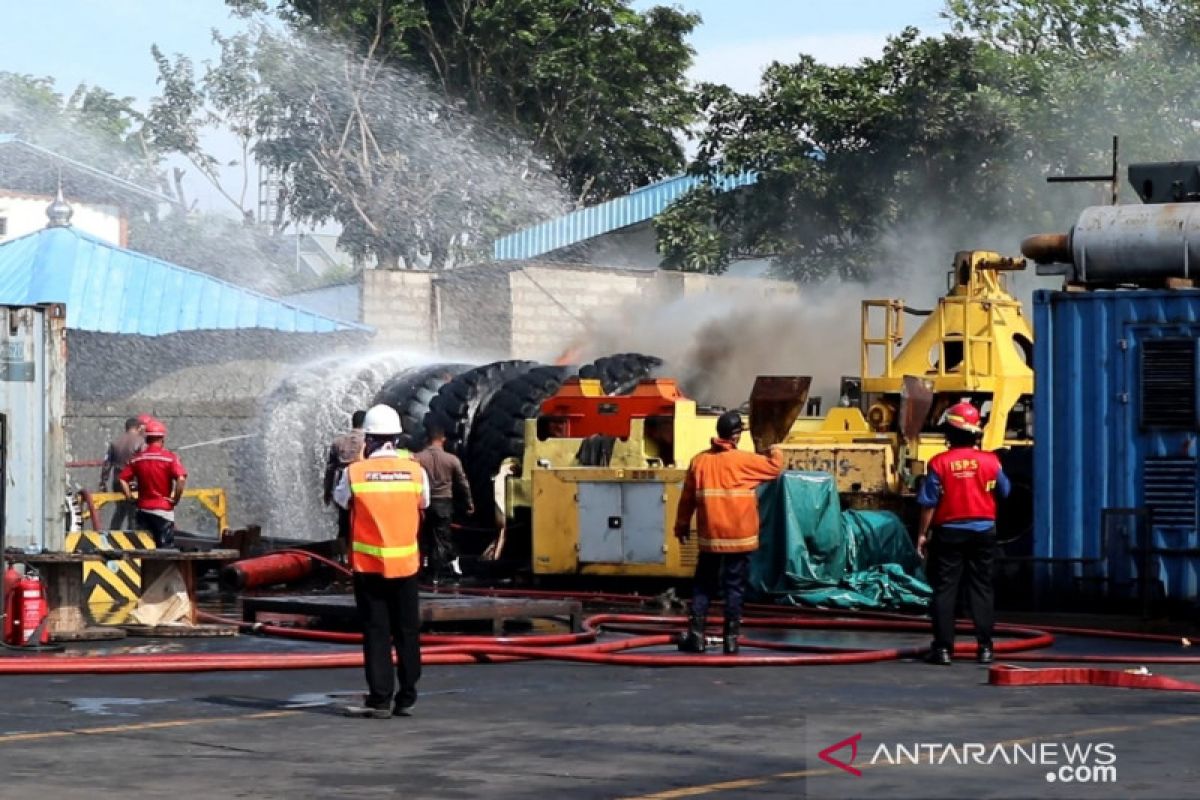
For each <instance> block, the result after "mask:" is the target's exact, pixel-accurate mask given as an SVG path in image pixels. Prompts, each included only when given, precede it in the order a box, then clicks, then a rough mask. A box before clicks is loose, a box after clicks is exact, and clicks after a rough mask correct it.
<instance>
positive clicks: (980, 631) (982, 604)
mask: <svg viewBox="0 0 1200 800" xmlns="http://www.w3.org/2000/svg"><path fill="white" fill-rule="evenodd" d="M995 552H996V529H995V528H993V529H992V530H990V531H986V532H977V531H964V530H960V529H955V528H935V529H934V531H933V537H932V539H931V540H930V542H929V565H928V567H929V583H930V586H931V587H932V588H933V600H932V602H931V604H930V615H931V616H932V617H933V646H934V647H944V648H946V649H948V650H949V649H951V648H953V647H954V609H955V606H956V604H957V602H958V596H959V587H960V585H961V587H962V592H963V594H964V595H965V596H966V600H967V606H968V608H969V609H970V614H971V621H972V622H974V623H975V640H976V641H977V642H978V643H979V644H981V645H989V646H990V645H991V644H992V627H993V622H994V609H993V604H994V599H995V598H994V595H993V592H992V559H993V557H994V555H995Z"/></svg>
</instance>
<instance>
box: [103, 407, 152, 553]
mask: <svg viewBox="0 0 1200 800" xmlns="http://www.w3.org/2000/svg"><path fill="white" fill-rule="evenodd" d="M145 419H146V418H145V417H130V418H129V419H127V420H125V432H124V433H122V434H121V435H120V436H118V437H117V438H116V439H113V440H112V441H111V442H110V443H109V445H108V452H106V453H105V454H104V466H103V467H101V468H100V491H102V492H119V491H121V481H120V480H118V478H117V476H118V475H120V474H121V470H123V469H124V468H125V465H126V464H128V463H129V459H131V458H133V456H134V455H135V454H136V453H137V452H138V451H139V450H141V449H142V448H143V447H144V446H145V444H146V440H145V433H146V423H145ZM115 505H116V510H115V511H113V515H112V520H110V521H109V523H108V527H109V529H110V530H114V531H119V530H124V525H125V523H126V522H132V521H133V515H134V512H136V511H137V506H136V505H135V504H134V503H130V502H127V501H124V500H119V501H117V503H116V504H115Z"/></svg>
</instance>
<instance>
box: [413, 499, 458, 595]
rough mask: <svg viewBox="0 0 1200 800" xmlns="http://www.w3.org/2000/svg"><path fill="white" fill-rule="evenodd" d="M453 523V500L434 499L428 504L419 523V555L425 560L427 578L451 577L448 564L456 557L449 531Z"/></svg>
mask: <svg viewBox="0 0 1200 800" xmlns="http://www.w3.org/2000/svg"><path fill="white" fill-rule="evenodd" d="M453 521H454V501H453V500H451V499H449V498H435V499H433V500H431V501H430V502H429V508H427V509H425V519H424V520H423V521H422V522H421V555H422V556H424V557H425V559H426V560H427V565H426V577H427V578H436V579H441V578H445V577H449V576H450V575H451V572H452V570H451V568H450V562H451V561H453V560H454V559H455V558H457V557H458V552H457V550H456V548H455V547H454V539H453V534H452V533H451V531H450V524H451V523H452V522H453Z"/></svg>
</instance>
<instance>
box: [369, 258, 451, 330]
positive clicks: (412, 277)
mask: <svg viewBox="0 0 1200 800" xmlns="http://www.w3.org/2000/svg"><path fill="white" fill-rule="evenodd" d="M433 276H434V273H432V272H418V271H414V270H380V269H368V270H363V273H362V323H363V324H364V325H370V326H371V327H373V328H375V329H376V331H377V332H376V335H375V340H374V343H375V344H376V345H379V346H382V347H406V348H413V349H428V348H431V347H432V346H433V345H434V335H433V332H434V319H433Z"/></svg>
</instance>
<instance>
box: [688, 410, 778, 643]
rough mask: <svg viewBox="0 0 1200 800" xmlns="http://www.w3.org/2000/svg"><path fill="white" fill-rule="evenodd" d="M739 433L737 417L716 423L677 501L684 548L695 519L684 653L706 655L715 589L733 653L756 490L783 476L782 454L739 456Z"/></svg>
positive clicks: (754, 541)
mask: <svg viewBox="0 0 1200 800" xmlns="http://www.w3.org/2000/svg"><path fill="white" fill-rule="evenodd" d="M742 432H743V426H742V416H741V414H739V413H738V412H736V411H727V412H725V413H724V414H722V415H721V416H720V418H719V419H717V438H715V439H713V440H712V447H711V448H710V449H709V450H706V451H704V452H703V453H700V454H699V455H697V456H696V457H695V458H693V459H692V463H691V466H689V467H688V473H687V479H686V480H685V481H684V484H683V493H682V494H681V495H680V496H679V510H678V512H677V513H676V515H675V537H676V538H677V539H679V541H680V542H681V543H684V542H687V540H688V538H689V536H690V535H691V527H692V515H693V514H696V516H697V518H696V532H697V535H698V538H699V545H700V558H699V559H698V560H697V561H696V574H695V579H694V586H693V589H692V611H691V615H690V619H689V626H688V631H687V633H686V634H684V636H683V638H682V640H681V641H680V643H679V649H680V650H684V651H687V652H692V653H703V652H704V650H705V640H704V622H705V619H706V618H707V616H708V606H709V601H710V598H711V597H712V596H713V595H714V594H716V593H717V588H718V585H719V584H724V588H725V630H724V635H725V641H724V651H725V653H726V654H727V655H733V654H735V653H737V651H738V636H739V635H740V633H741V626H742V599H743V597H744V595H745V591H746V579H747V578H748V577H749V572H750V554H751V553H753V552H754V551H755V550H757V549H758V497H757V496H756V494H755V488H756V487H757V486H758V485H759V484H760V483H765V482H766V481H770V480H774V479H775V478H777V477H779V474H780V473H781V472H782V471H783V453H782V452H780V451H779V449H778V448H776V447H772V448H771V449H770V453H769V455H766V456H761V455H756V454H754V453H748V452H746V451H744V450H738V448H737V446H738V440H739V439H740V438H741V436H742Z"/></svg>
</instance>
